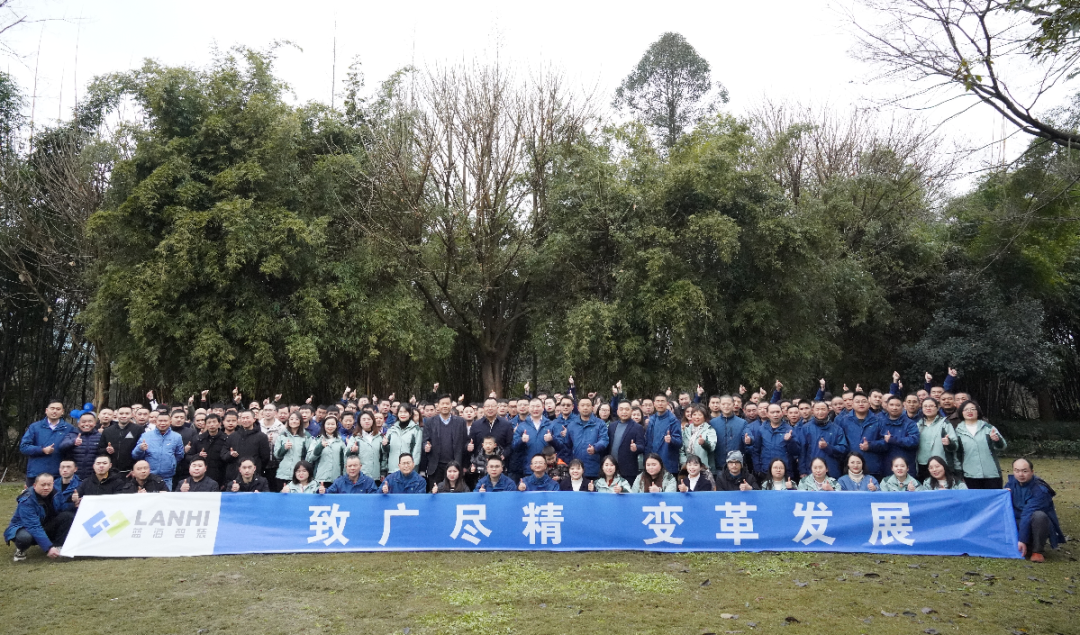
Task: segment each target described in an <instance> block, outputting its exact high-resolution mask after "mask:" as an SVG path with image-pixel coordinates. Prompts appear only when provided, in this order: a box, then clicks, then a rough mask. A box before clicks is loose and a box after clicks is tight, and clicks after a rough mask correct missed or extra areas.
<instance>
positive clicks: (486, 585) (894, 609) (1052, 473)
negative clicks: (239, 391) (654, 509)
mask: <svg viewBox="0 0 1080 635" xmlns="http://www.w3.org/2000/svg"><path fill="white" fill-rule="evenodd" d="M1003 463H1004V461H1003ZM1036 468H1037V472H1038V474H1040V475H1041V476H1042V477H1043V478H1045V479H1046V480H1047V481H1048V482H1050V483H1051V485H1053V487H1054V488H1055V489H1056V490H1057V491H1058V496H1057V499H1056V505H1057V510H1058V514H1059V516H1060V518H1061V521H1062V524H1063V529H1064V531H1065V533H1066V534H1075V533H1076V532H1077V527H1078V526H1080V492H1078V491H1077V487H1076V485H1077V483H1078V482H1080V461H1075V460H1073V461H1070V460H1056V461H1054V460H1041V461H1037V462H1036ZM19 489H20V488H19V487H17V486H15V485H3V486H0V514H2V515H3V517H4V520H5V527H6V520H7V519H8V518H10V515H11V511H12V508H13V506H14V498H15V495H16V494H17V493H18V490H19ZM251 539H252V542H253V544H258V536H254V535H253V536H252V538H251ZM1075 544H1076V543H1066V544H1065V545H1063V546H1062V547H1061V548H1059V549H1058V550H1057V551H1055V552H1050V553H1048V554H1047V562H1046V563H1045V564H1041V565H1032V564H1030V563H1028V562H1026V561H1021V560H989V559H983V558H966V557H954V558H948V557H932V556H917V557H902V556H882V555H877V554H854V555H852V554H822V553H813V554H810V553H808V554H802V553H761V554H757V553H723V554H712V553H692V554H659V553H640V552H599V553H598V552H589V553H555V552H550V553H505V552H489V553H454V552H442V553H386V554H370V553H363V554H362V553H342V554H310V555H267V556H260V555H254V556H250V555H249V556H218V557H211V556H207V557H199V558H160V559H132V560H104V559H78V560H74V561H72V560H70V559H66V558H62V559H60V560H59V561H56V562H53V561H50V560H48V559H47V558H45V557H44V555H43V554H42V553H41V552H40V551H39V550H38V549H36V548H35V549H33V550H32V551H31V556H30V558H29V559H28V560H26V561H25V562H20V563H13V562H12V560H11V554H12V552H13V550H14V548H13V547H11V546H9V547H6V549H5V550H4V551H3V557H2V558H0V624H2V626H0V629H2V632H4V633H10V634H14V633H60V632H64V633H125V634H130V635H140V634H142V633H236V634H238V635H257V634H261V633H284V634H293V633H337V632H350V633H357V634H364V635H366V634H383V633H404V632H409V633H415V634H421V633H440V634H441V633H485V634H487V633H568V632H579V633H590V634H592V633H595V634H597V635H605V634H608V633H692V634H697V635H700V634H701V633H725V632H728V633H731V632H735V633H753V632H761V633H773V632H783V633H812V634H815V635H817V634H821V633H828V634H829V635H842V634H846V633H873V634H875V635H877V634H885V633H930V634H932V633H935V632H937V633H973V634H979V635H981V634H983V633H1003V634H1009V633H1032V634H1034V633H1080V614H1078V611H1077V608H1078V606H1080V604H1078V602H1077V596H1076V593H1077V592H1078V589H1077V579H1078V577H1080V565H1078V564H1077V558H1076V556H1075V555H1074V547H1075ZM1077 555H1080V554H1077ZM406 629H407V631H406Z"/></svg>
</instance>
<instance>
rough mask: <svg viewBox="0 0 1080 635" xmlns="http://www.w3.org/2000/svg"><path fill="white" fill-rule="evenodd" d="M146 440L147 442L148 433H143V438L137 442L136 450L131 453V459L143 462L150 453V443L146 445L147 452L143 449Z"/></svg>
mask: <svg viewBox="0 0 1080 635" xmlns="http://www.w3.org/2000/svg"><path fill="white" fill-rule="evenodd" d="M145 440H146V433H145V432H143V434H142V436H141V437H139V440H138V441H136V442H135V449H134V450H132V451H131V458H133V459H135V460H136V461H141V460H142V459H144V458H145V457H146V455H147V454H148V453H149V448H150V444H149V443H147V444H146V447H147V450H143V449H142V446H143V442H144V441H145Z"/></svg>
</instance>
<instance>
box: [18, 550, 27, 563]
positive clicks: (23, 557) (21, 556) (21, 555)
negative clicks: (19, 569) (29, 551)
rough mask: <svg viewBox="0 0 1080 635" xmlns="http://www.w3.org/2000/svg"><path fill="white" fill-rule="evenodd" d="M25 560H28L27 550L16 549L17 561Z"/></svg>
mask: <svg viewBox="0 0 1080 635" xmlns="http://www.w3.org/2000/svg"><path fill="white" fill-rule="evenodd" d="M23 560H26V552H25V551H23V550H22V549H16V550H15V562H22V561H23Z"/></svg>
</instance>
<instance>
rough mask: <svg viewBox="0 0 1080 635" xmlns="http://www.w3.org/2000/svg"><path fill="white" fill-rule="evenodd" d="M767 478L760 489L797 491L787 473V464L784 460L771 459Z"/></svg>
mask: <svg viewBox="0 0 1080 635" xmlns="http://www.w3.org/2000/svg"><path fill="white" fill-rule="evenodd" d="M768 474H769V477H768V478H767V479H766V480H765V482H763V483H762V484H761V489H767V490H773V491H781V490H792V489H798V486H797V485H796V484H795V481H793V480H791V477H790V476H788V473H787V463H785V462H784V459H773V460H772V463H770V464H769V472H768Z"/></svg>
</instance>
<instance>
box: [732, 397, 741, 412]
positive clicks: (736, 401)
mask: <svg viewBox="0 0 1080 635" xmlns="http://www.w3.org/2000/svg"><path fill="white" fill-rule="evenodd" d="M731 401H732V403H734V404H735V410H739V409H741V408H742V407H743V403H742V397H740V396H738V395H735V396H734V397H732V398H731Z"/></svg>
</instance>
